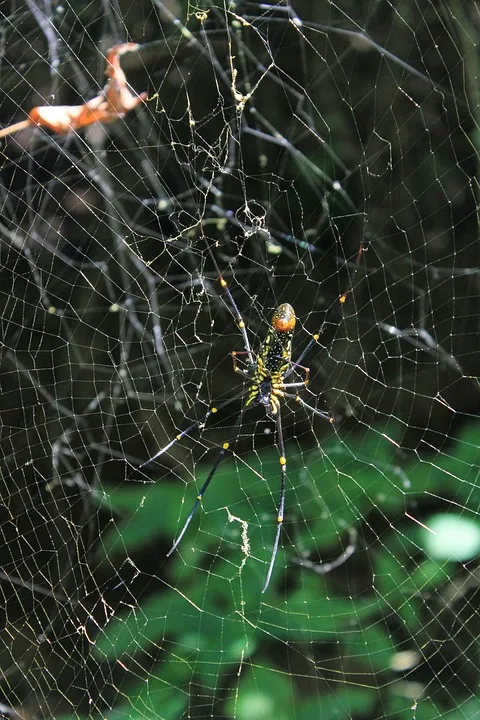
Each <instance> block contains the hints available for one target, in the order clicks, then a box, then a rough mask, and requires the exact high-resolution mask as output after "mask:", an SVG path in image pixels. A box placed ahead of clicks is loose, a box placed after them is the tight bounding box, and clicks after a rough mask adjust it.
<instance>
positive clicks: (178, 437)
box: [139, 391, 243, 468]
mask: <svg viewBox="0 0 480 720" xmlns="http://www.w3.org/2000/svg"><path fill="white" fill-rule="evenodd" d="M242 396H243V391H242V392H241V393H237V394H236V395H234V396H233V397H231V398H229V399H228V400H226V401H225V402H224V403H221V404H220V405H218V406H217V405H214V406H212V407H211V408H210V409H209V410H208V411H207V412H206V413H205V415H204V416H203V418H202V419H201V420H197V421H196V422H194V423H192V424H191V425H189V426H188V427H187V428H185V430H182V432H180V433H179V434H178V435H176V436H175V437H174V438H173V440H170V442H169V443H167V445H165V446H164V447H163V448H161V450H159V451H158V452H156V453H155V455H154V456H153V457H151V458H150V459H149V460H145V462H144V463H142V464H141V465H140V466H139V468H143V467H145V465H149V464H150V463H151V462H154V461H155V460H156V459H157V458H159V457H160V455H163V454H164V453H166V452H168V450H170V448H171V447H172V446H173V445H175V443H177V442H178V441H179V440H181V439H182V438H184V437H185V436H186V435H190V433H192V432H193V431H194V430H196V429H197V428H202V427H203V426H204V425H205V424H206V422H207V420H208V418H209V417H210V416H211V415H215V413H217V412H218V411H219V410H223V408H225V407H227V406H228V405H230V403H232V402H235V400H238V399H239V398H241V397H242Z"/></svg>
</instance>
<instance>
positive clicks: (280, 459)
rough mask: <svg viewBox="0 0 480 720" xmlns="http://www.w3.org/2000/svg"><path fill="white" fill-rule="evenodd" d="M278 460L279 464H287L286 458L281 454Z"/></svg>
mask: <svg viewBox="0 0 480 720" xmlns="http://www.w3.org/2000/svg"><path fill="white" fill-rule="evenodd" d="M279 462H280V465H286V464H287V461H286V459H285V458H284V457H283V455H280V457H279Z"/></svg>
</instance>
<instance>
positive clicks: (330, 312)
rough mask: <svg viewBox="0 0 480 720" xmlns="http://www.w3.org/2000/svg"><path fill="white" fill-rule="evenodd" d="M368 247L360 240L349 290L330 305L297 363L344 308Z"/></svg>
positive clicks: (288, 373)
mask: <svg viewBox="0 0 480 720" xmlns="http://www.w3.org/2000/svg"><path fill="white" fill-rule="evenodd" d="M366 249H367V248H366V247H365V245H364V243H363V240H360V246H359V248H358V252H357V256H356V258H355V264H354V266H353V271H352V273H351V275H350V282H349V284H348V288H347V290H346V291H345V292H344V293H342V295H340V297H339V298H337V300H336V301H335V304H334V305H333V307H332V306H330V310H327V315H326V317H325V320H324V321H323V323H322V324H321V326H320V328H319V329H318V330H317V332H316V333H315V334H314V335H312V339H311V340H310V341H309V342H308V343H307V345H306V346H305V347H304V349H303V350H302V352H301V353H300V357H299V358H298V360H297V363H296V364H297V365H298V363H301V362H302V360H303V358H304V357H305V355H307V353H308V352H310V350H311V348H312V347H313V346H314V345H316V344H317V342H318V339H319V338H320V336H321V335H322V334H323V332H324V330H325V328H326V326H327V323H329V322H331V321H332V320H333V318H334V317H335V315H336V314H337V313H338V312H339V311H340V310H341V309H342V305H344V303H345V302H346V300H347V298H348V296H349V295H350V293H351V292H352V290H353V281H354V280H355V276H356V274H357V272H358V270H359V268H360V261H361V259H362V257H363V251H364V250H366ZM347 262H348V261H346V262H345V264H346V265H347ZM292 370H293V368H290V370H289V371H288V372H287V373H286V375H285V377H288V375H290V373H291V372H292Z"/></svg>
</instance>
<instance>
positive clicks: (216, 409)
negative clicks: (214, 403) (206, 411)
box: [210, 407, 218, 413]
mask: <svg viewBox="0 0 480 720" xmlns="http://www.w3.org/2000/svg"><path fill="white" fill-rule="evenodd" d="M210 412H212V413H216V412H218V408H216V407H212V409H211V410H210Z"/></svg>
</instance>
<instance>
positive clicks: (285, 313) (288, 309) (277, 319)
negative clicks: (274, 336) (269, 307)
mask: <svg viewBox="0 0 480 720" xmlns="http://www.w3.org/2000/svg"><path fill="white" fill-rule="evenodd" d="M296 322H297V318H296V317H295V310H294V309H293V307H292V306H291V305H290V304H289V303H282V304H281V305H279V306H278V308H277V309H276V310H275V312H274V313H273V318H272V327H273V329H274V330H276V331H277V332H280V333H284V332H292V331H293V330H294V328H295V323H296Z"/></svg>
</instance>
